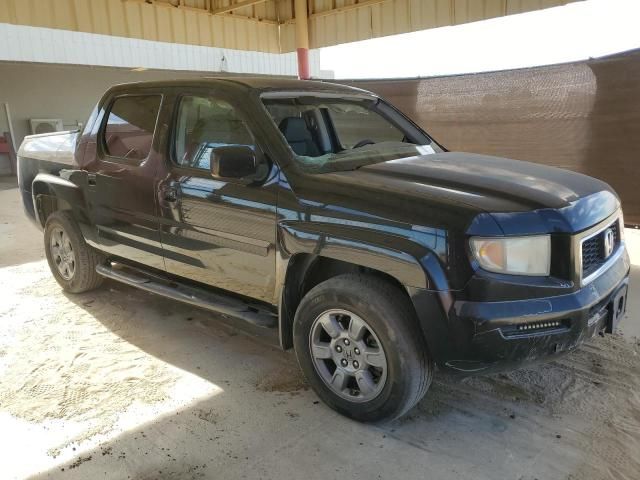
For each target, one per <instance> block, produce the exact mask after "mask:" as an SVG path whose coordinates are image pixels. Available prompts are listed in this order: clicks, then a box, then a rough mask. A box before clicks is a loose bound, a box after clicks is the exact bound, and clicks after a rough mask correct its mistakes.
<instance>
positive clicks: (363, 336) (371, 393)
mask: <svg viewBox="0 0 640 480" xmlns="http://www.w3.org/2000/svg"><path fill="white" fill-rule="evenodd" d="M293 338H294V345H295V351H296V356H297V358H298V362H299V363H300V367H301V368H302V371H303V373H304V375H305V377H306V378H307V381H308V382H309V383H310V384H311V386H312V388H313V389H314V390H315V392H316V393H317V394H318V396H319V397H320V398H321V399H322V400H323V401H324V402H325V403H326V404H328V405H329V406H330V407H331V408H333V409H334V410H337V411H338V412H340V413H342V414H343V415H346V416H348V417H350V418H353V419H355V420H360V421H365V422H373V421H386V420H392V419H394V418H397V417H400V416H401V415H403V414H404V413H406V412H407V411H408V410H410V409H411V408H412V407H413V406H414V405H415V404H416V403H418V401H420V399H421V398H422V397H423V396H424V394H425V393H426V391H427V389H428V388H429V385H430V384H431V378H432V375H433V362H432V360H431V358H430V356H429V353H428V351H427V347H426V344H425V342H424V340H423V337H422V333H421V331H420V330H419V328H418V324H417V321H416V318H415V313H414V311H413V309H412V307H411V305H410V303H409V301H408V299H407V298H406V296H405V295H403V292H401V291H400V290H399V289H398V288H397V287H396V286H394V285H392V284H390V283H388V282H385V281H384V280H382V279H379V278H377V277H373V276H368V275H358V274H348V275H340V276H338V277H334V278H331V279H329V280H327V281H325V282H322V283H320V284H319V285H317V286H316V287H314V288H313V289H311V290H310V291H309V292H308V293H307V294H306V295H305V297H304V298H303V299H302V301H301V302H300V306H299V307H298V310H297V312H296V317H295V323H294V328H293Z"/></svg>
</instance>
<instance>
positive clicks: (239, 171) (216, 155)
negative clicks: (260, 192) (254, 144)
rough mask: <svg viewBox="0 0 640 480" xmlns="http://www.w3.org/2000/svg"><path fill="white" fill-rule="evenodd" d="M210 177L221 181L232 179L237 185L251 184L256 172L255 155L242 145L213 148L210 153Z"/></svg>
mask: <svg viewBox="0 0 640 480" xmlns="http://www.w3.org/2000/svg"><path fill="white" fill-rule="evenodd" d="M210 160H211V163H210V164H211V175H212V176H214V177H216V178H221V179H225V178H227V179H234V180H236V181H239V182H238V183H247V184H248V183H251V182H252V181H253V178H251V177H252V176H253V175H255V173H256V171H257V161H256V154H255V153H254V151H253V150H252V149H251V148H249V147H247V146H244V145H230V146H227V147H218V148H214V149H213V151H212V152H211V157H210Z"/></svg>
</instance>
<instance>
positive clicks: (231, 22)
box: [0, 0, 577, 53]
mask: <svg viewBox="0 0 640 480" xmlns="http://www.w3.org/2000/svg"><path fill="white" fill-rule="evenodd" d="M572 1H577V0H308V3H309V8H308V10H309V14H310V17H309V35H310V44H311V45H310V46H311V48H320V47H326V46H330V45H336V44H338V43H344V42H352V41H357V40H367V39H370V38H375V37H381V36H385V35H394V34H398V33H406V32H412V31H416V30H424V29H427V28H433V27H440V26H446V25H457V24H460V23H465V22H472V21H476V20H483V19H487V18H493V17H498V16H502V15H509V14H514V13H522V12H527V11H531V10H538V9H541V8H547V7H554V6H558V5H564V4H566V3H570V2H572ZM233 3H238V1H237V0H234V1H231V0H0V23H12V24H19V25H30V26H35V27H48V28H58V29H63V30H72V31H78V32H87V33H99V34H105V35H114V36H120V37H130V38H137V39H145V40H157V41H161V42H173V43H184V44H191V45H201V46H210V47H223V48H233V49H238V50H252V51H260V52H272V53H275V52H283V53H284V52H292V51H294V50H295V49H296V44H295V20H294V18H295V11H294V9H293V0H265V1H262V2H260V3H256V4H254V5H251V6H247V7H244V8H238V9H236V10H233V11H232V12H225V13H223V14H218V15H211V14H210V13H209V12H210V11H216V9H219V8H222V7H226V6H228V5H231V4H233Z"/></svg>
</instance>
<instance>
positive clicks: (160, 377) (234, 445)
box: [0, 182, 640, 480]
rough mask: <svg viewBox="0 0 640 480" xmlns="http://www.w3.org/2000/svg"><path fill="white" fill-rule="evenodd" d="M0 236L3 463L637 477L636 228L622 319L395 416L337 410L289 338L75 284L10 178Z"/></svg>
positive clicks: (169, 475) (22, 472)
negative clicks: (69, 289)
mask: <svg viewBox="0 0 640 480" xmlns="http://www.w3.org/2000/svg"><path fill="white" fill-rule="evenodd" d="M0 234H1V235H0V285H1V286H2V302H1V303H0V432H2V435H0V452H1V459H2V462H1V464H0V465H1V466H0V469H2V473H0V477H1V478H26V477H32V478H78V479H85V478H134V479H158V478H162V479H197V478H221V479H235V478H247V479H259V478H264V479H269V478H273V479H299V478H308V479H315V478H322V479H323V480H326V479H331V478H340V479H345V478H367V479H372V478H383V479H413V478H430V479H439V480H440V479H444V480H446V479H474V480H479V479H491V480H495V479H503V478H504V479H520V480H533V479H539V480H542V479H575V480H583V479H601V478H616V479H634V480H637V478H638V472H640V456H639V455H638V453H639V452H640V393H639V392H640V356H639V355H638V353H639V351H640V340H638V338H637V337H638V336H640V328H639V325H640V322H639V320H640V319H639V318H638V317H639V315H640V304H639V301H640V289H639V288H638V285H640V278H639V277H640V232H638V231H630V230H628V231H627V239H628V243H629V244H630V248H631V250H632V255H633V263H634V267H633V271H632V276H633V278H632V282H633V283H632V291H631V294H630V295H631V296H630V299H631V300H630V302H629V308H628V316H627V318H626V319H625V320H624V323H623V326H622V332H621V333H620V334H618V335H615V336H607V337H606V338H596V339H594V340H592V341H590V342H589V343H587V344H585V345H584V346H583V347H582V348H581V349H579V350H578V351H575V352H573V353H571V354H569V355H568V356H566V357H564V358H562V359H560V360H557V361H554V362H551V363H548V364H543V365H537V366H534V367H530V368H526V369H521V370H518V371H516V372H511V373H505V374H498V375H493V376H486V377H476V378H468V379H460V378H452V377H448V376H443V375H440V376H437V378H436V381H435V382H434V384H433V386H432V387H431V390H430V391H429V393H428V394H427V397H426V398H425V399H424V400H423V401H422V402H421V403H420V404H419V405H418V407H417V408H415V409H414V410H413V411H412V412H411V413H410V415H408V416H407V417H406V418H404V419H402V420H400V421H397V422H393V423H390V424H388V425H384V426H369V425H362V424H358V423H355V422H352V421H350V420H347V419H345V418H343V417H341V416H339V415H338V414H336V413H334V412H333V411H331V410H330V409H328V408H327V407H325V406H324V405H323V404H322V403H320V402H319V401H318V398H317V397H316V396H315V394H314V393H313V392H312V391H310V390H309V389H308V388H307V387H306V385H305V382H304V380H303V379H302V378H301V376H300V373H299V371H298V368H297V364H296V361H295V357H294V356H293V354H292V353H291V352H281V351H278V350H277V349H275V348H273V347H271V346H269V345H268V344H266V343H265V342H264V341H263V340H260V339H259V338H255V337H253V336H251V335H249V334H246V333H243V332H239V331H237V330H235V329H234V328H232V327H229V326H228V325H226V324H224V323H222V322H220V321H219V320H218V319H215V318H213V317H212V315H210V314H209V313H207V312H204V311H201V310H198V309H194V308H191V307H188V306H185V305H182V304H179V303H175V302H171V301H168V300H165V299H163V298H159V297H156V296H152V295H149V294H146V293H143V292H140V291H137V290H134V289H132V288H128V287H125V286H122V285H119V284H115V283H108V284H106V285H105V287H104V288H102V289H101V290H99V291H96V292H91V293H87V294H82V295H67V294H64V293H63V292H62V291H61V290H60V288H59V287H58V285H57V284H56V283H55V281H54V280H53V278H52V277H51V275H50V273H49V271H48V267H47V265H46V261H45V260H44V259H43V258H44V255H43V247H42V236H41V234H40V233H39V232H38V231H37V230H36V229H35V228H34V227H33V226H31V225H30V224H29V223H28V222H27V220H26V218H25V217H24V215H23V213H22V207H21V205H20V204H19V200H18V195H17V191H16V190H15V188H13V186H12V184H10V183H7V182H4V183H0Z"/></svg>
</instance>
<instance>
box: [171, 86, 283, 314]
mask: <svg viewBox="0 0 640 480" xmlns="http://www.w3.org/2000/svg"><path fill="white" fill-rule="evenodd" d="M175 102H176V104H175V107H174V112H175V118H174V120H173V129H172V130H173V134H172V140H171V141H170V142H169V153H168V158H167V159H166V162H165V168H166V173H165V174H161V175H160V177H161V178H162V180H161V181H160V185H159V195H158V198H159V205H160V216H161V237H162V244H163V248H164V252H165V264H166V268H167V271H168V272H169V273H172V274H175V275H179V276H182V277H186V278H189V279H191V280H195V281H197V282H201V283H205V284H208V285H211V286H214V287H218V288H222V289H226V290H229V291H232V292H234V293H239V294H242V295H245V296H248V297H252V298H255V299H259V300H262V301H265V302H272V301H273V296H274V285H275V243H276V200H277V176H278V174H277V168H276V166H275V165H273V164H270V163H269V162H268V161H267V159H266V157H265V156H264V155H263V154H262V153H261V149H260V148H259V147H258V145H257V142H256V139H255V137H254V135H253V134H252V132H251V128H250V125H249V121H248V119H247V116H248V114H247V112H245V111H243V109H242V105H241V104H240V102H237V101H236V100H235V99H234V98H228V97H226V96H224V95H222V94H217V93H216V92H215V91H211V90H208V89H203V90H196V89H194V90H193V91H192V92H191V93H186V92H185V93H183V94H182V95H179V96H178V97H177V98H176V99H175ZM225 145H247V146H249V147H251V148H252V149H254V151H255V152H256V155H257V157H258V161H259V165H260V166H259V173H258V175H257V177H256V179H255V181H254V182H253V183H251V184H249V185H247V184H243V183H242V182H234V181H231V180H228V179H222V178H217V177H215V176H212V174H211V171H210V160H209V159H210V155H211V151H212V150H213V149H214V148H216V147H220V146H225Z"/></svg>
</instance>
